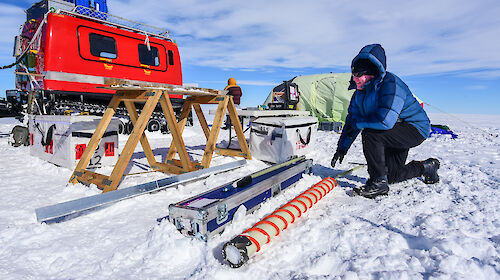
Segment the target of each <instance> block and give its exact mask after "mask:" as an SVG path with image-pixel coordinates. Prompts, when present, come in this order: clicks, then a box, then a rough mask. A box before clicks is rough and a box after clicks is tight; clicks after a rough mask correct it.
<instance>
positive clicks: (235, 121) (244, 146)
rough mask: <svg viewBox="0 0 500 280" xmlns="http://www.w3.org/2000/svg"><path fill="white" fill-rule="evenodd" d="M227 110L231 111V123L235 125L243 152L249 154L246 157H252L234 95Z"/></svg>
mask: <svg viewBox="0 0 500 280" xmlns="http://www.w3.org/2000/svg"><path fill="white" fill-rule="evenodd" d="M227 110H228V112H229V117H230V118H231V124H232V125H233V127H234V131H235V132H236V136H237V137H238V142H239V144H240V149H241V151H242V152H243V154H246V155H247V156H245V158H246V159H252V156H251V155H250V148H249V147H248V143H247V139H246V138H245V134H244V133H243V129H242V128H241V123H240V120H239V118H238V113H237V112H236V108H235V106H234V101H233V97H232V96H231V98H230V100H229V104H228V107H227Z"/></svg>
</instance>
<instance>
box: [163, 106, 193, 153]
mask: <svg viewBox="0 0 500 280" xmlns="http://www.w3.org/2000/svg"><path fill="white" fill-rule="evenodd" d="M189 112H191V102H189V101H186V102H184V105H183V106H182V110H181V114H180V116H179V122H178V123H177V128H178V129H179V133H180V135H181V137H182V133H183V132H184V128H185V127H186V123H187V118H188V116H189ZM176 153H177V149H176V147H175V144H174V141H172V143H170V148H169V149H168V154H167V160H171V159H173V158H174V156H175V154H176Z"/></svg>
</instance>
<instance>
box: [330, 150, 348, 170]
mask: <svg viewBox="0 0 500 280" xmlns="http://www.w3.org/2000/svg"><path fill="white" fill-rule="evenodd" d="M345 154H346V151H341V150H337V151H336V152H335V154H334V155H333V158H332V162H331V163H330V165H331V166H332V167H335V164H336V163H337V161H338V162H339V163H342V160H344V156H345Z"/></svg>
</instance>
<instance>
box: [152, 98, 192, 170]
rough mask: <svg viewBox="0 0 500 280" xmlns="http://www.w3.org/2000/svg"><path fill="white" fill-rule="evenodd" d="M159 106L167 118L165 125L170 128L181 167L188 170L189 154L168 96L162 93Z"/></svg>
mask: <svg viewBox="0 0 500 280" xmlns="http://www.w3.org/2000/svg"><path fill="white" fill-rule="evenodd" d="M160 104H161V108H162V110H163V114H164V115H165V119H166V120H167V125H168V127H169V128H170V134H171V135H172V142H173V143H174V145H175V148H176V149H177V152H178V153H179V158H180V159H181V162H182V168H183V169H184V171H186V172H189V171H190V170H189V164H190V162H191V161H190V160H189V156H188V153H187V150H186V146H185V145H184V140H182V135H181V133H180V132H179V128H178V126H177V119H176V118H175V114H174V109H173V108H172V103H171V102H170V98H169V97H168V95H167V94H163V95H162V97H161V98H160Z"/></svg>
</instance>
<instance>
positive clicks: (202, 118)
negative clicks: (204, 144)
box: [193, 103, 210, 140]
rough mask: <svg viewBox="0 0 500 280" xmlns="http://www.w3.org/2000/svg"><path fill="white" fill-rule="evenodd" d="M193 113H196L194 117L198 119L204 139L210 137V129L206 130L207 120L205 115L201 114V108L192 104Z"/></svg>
mask: <svg viewBox="0 0 500 280" xmlns="http://www.w3.org/2000/svg"><path fill="white" fill-rule="evenodd" d="M193 108H194V111H195V112H196V116H197V117H198V120H199V121H200V125H201V128H202V129H203V133H204V134H205V138H207V140H208V137H209V136H210V128H208V124H207V120H206V119H205V115H204V114H203V111H202V110H201V106H200V104H198V103H194V104H193Z"/></svg>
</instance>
